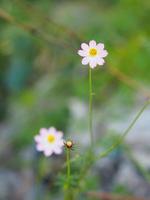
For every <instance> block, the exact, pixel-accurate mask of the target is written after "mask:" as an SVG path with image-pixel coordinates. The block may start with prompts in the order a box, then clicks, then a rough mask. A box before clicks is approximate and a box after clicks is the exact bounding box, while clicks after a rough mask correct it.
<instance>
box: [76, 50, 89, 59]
mask: <svg viewBox="0 0 150 200" xmlns="http://www.w3.org/2000/svg"><path fill="white" fill-rule="evenodd" d="M78 54H79V55H80V56H82V57H85V56H87V52H86V51H84V50H79V51H78Z"/></svg>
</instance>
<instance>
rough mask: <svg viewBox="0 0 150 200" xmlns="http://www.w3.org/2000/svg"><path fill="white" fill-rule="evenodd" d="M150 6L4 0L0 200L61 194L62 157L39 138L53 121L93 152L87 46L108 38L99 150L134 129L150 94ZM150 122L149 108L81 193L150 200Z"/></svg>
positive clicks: (100, 82) (0, 18)
mask: <svg viewBox="0 0 150 200" xmlns="http://www.w3.org/2000/svg"><path fill="white" fill-rule="evenodd" d="M148 11H149V1H147V0H144V1H140V0H121V1H120V0H105V1H102V0H94V1H89V0H87V1H85V0H80V1H78V0H77V1H67V0H66V1H65V0H64V1H63V0H61V1H57V0H56V1H54V0H52V1H48V0H43V1H40V0H37V1H34V0H32V1H27V0H12V1H10V0H1V1H0V40H1V42H0V130H1V131H0V200H9V199H14V200H34V199H36V200H38V199H39V200H40V199H43V200H47V199H57V200H59V199H62V198H61V193H60V188H59V187H58V186H55V185H54V181H55V178H56V177H55V175H54V174H57V173H58V172H59V170H60V168H61V166H62V165H63V162H64V156H62V157H60V158H58V157H57V158H56V157H53V158H50V159H45V158H43V156H41V155H39V154H38V153H36V151H35V146H34V141H33V136H34V135H35V134H37V133H38V131H39V128H41V127H49V126H56V127H57V128H58V129H60V130H63V131H64V133H65V137H66V138H68V137H69V138H70V137H71V138H72V139H73V140H75V143H76V147H75V148H76V149H75V152H74V153H73V154H76V152H77V153H80V152H82V151H83V150H84V149H86V148H87V146H88V133H87V132H88V119H87V115H88V70H87V68H86V67H84V66H81V63H80V57H79V56H78V55H77V50H78V49H79V47H80V43H81V42H83V41H84V42H88V41H89V40H91V39H95V40H96V41H97V42H104V43H105V47H106V49H107V50H108V52H109V56H108V57H107V59H106V64H105V66H104V67H102V68H96V69H95V70H94V71H93V73H92V76H93V89H94V93H95V95H94V120H93V121H94V133H95V136H96V139H97V152H99V151H101V149H102V147H104V148H105V147H107V146H109V144H111V143H112V141H113V140H115V138H116V137H117V134H121V133H122V132H123V131H124V129H125V128H126V127H127V126H128V125H129V123H130V122H131V120H132V119H133V118H134V116H135V115H136V113H137V112H138V110H139V109H140V108H141V107H142V105H143V103H144V102H145V100H146V99H147V98H148V97H149V96H150V90H149V86H150V68H149V53H150V41H149V18H150V16H149V12H148ZM149 121H150V108H148V109H147V110H146V111H145V112H144V114H143V115H142V117H141V118H140V119H139V121H138V122H137V124H136V126H135V127H134V128H133V130H132V131H131V132H130V134H129V135H128V137H127V138H126V140H125V141H124V144H123V145H122V146H121V147H119V148H118V149H116V150H115V151H114V152H113V153H112V154H110V155H109V156H108V157H107V158H104V159H103V160H101V161H97V163H96V164H95V166H94V167H93V170H92V172H91V175H89V176H88V177H87V178H86V180H85V183H86V184H85V185H84V189H83V191H82V194H81V196H80V199H85V196H84V194H85V193H86V192H87V191H89V190H94V191H105V192H109V193H115V194H121V195H133V196H137V197H141V198H147V199H148V198H149V197H150V175H149V171H150V161H149V152H150V145H149V141H150V135H149V130H150V123H149ZM93 175H94V176H93ZM93 177H94V178H93ZM86 198H87V199H90V198H91V197H86ZM92 200H93V198H92ZM104 200H105V199H104Z"/></svg>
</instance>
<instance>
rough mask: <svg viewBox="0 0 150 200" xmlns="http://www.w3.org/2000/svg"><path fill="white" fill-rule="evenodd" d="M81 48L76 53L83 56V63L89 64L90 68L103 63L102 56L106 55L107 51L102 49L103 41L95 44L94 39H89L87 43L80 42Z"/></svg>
mask: <svg viewBox="0 0 150 200" xmlns="http://www.w3.org/2000/svg"><path fill="white" fill-rule="evenodd" d="M81 49H82V50H79V51H78V54H79V55H80V56H82V57H83V58H82V64H83V65H87V64H89V65H90V67H91V68H95V67H96V66H97V65H103V64H104V63H105V61H104V59H103V58H104V57H106V56H107V55H108V52H107V51H106V50H104V44H103V43H98V44H96V42H95V41H94V40H91V41H90V42H89V45H88V44H86V43H82V44H81Z"/></svg>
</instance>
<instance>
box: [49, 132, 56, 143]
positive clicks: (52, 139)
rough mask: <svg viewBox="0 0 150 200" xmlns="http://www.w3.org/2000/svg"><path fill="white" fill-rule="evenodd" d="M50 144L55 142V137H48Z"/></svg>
mask: <svg viewBox="0 0 150 200" xmlns="http://www.w3.org/2000/svg"><path fill="white" fill-rule="evenodd" d="M47 140H48V142H50V143H53V142H54V141H55V136H54V135H51V134H50V135H48V137H47Z"/></svg>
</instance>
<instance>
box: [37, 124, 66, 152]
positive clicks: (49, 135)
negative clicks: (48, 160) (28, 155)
mask: <svg viewBox="0 0 150 200" xmlns="http://www.w3.org/2000/svg"><path fill="white" fill-rule="evenodd" d="M34 139H35V141H36V149H37V150H38V151H43V153H44V155H45V156H51V155H52V154H53V153H55V154H61V153H62V150H63V146H64V141H63V133H62V132H61V131H57V130H56V129H55V128H54V127H50V128H49V129H46V128H41V129H40V133H39V135H36V136H35V137H34Z"/></svg>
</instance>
